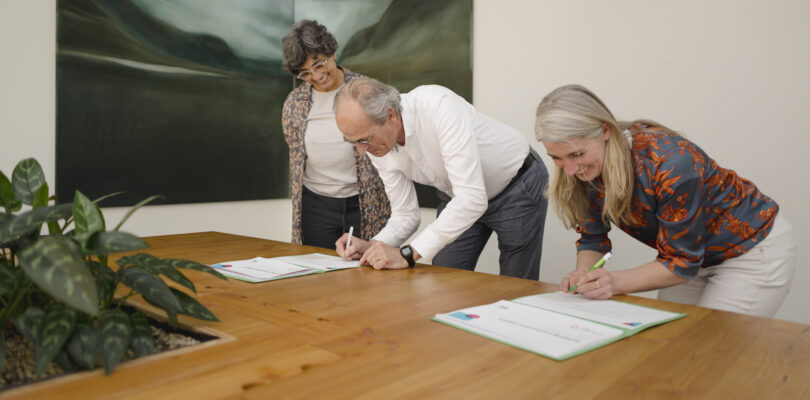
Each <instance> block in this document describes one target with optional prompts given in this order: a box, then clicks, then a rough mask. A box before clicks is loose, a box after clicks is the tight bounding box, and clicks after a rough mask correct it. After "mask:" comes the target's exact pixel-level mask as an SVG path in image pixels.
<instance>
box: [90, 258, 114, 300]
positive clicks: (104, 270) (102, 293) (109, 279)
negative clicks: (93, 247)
mask: <svg viewBox="0 0 810 400" xmlns="http://www.w3.org/2000/svg"><path fill="white" fill-rule="evenodd" d="M88 265H90V268H91V269H92V270H93V271H94V272H95V273H96V274H95V275H96V291H97V292H98V298H99V299H100V300H101V301H102V302H104V301H109V300H111V299H112V295H113V292H114V291H115V271H113V270H112V269H110V268H109V267H108V266H106V265H103V264H101V263H98V262H96V261H90V262H89V263H88Z"/></svg>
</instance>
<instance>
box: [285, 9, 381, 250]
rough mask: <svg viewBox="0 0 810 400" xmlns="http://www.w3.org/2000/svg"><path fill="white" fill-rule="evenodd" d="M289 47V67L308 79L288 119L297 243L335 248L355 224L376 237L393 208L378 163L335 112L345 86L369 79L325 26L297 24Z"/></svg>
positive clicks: (360, 232) (359, 232) (292, 100)
mask: <svg viewBox="0 0 810 400" xmlns="http://www.w3.org/2000/svg"><path fill="white" fill-rule="evenodd" d="M281 45H282V49H283V52H284V61H283V63H284V68H285V69H286V70H287V71H289V72H290V73H292V74H293V75H295V76H296V77H297V78H298V79H300V80H302V81H303V83H302V84H301V85H299V86H298V87H297V88H295V89H293V91H292V92H290V94H289V95H288V96H287V100H286V101H285V102H284V110H283V112H282V118H281V125H282V129H283V131H284V140H285V141H286V142H287V145H288V146H289V148H290V186H291V191H292V211H293V213H292V242H293V243H303V244H305V245H311V246H319V247H326V248H333V249H334V248H335V241H336V240H337V239H338V238H339V237H340V236H341V235H342V234H343V233H345V232H348V231H349V227H354V235H355V236H357V237H361V238H363V239H366V240H368V239H370V238H371V237H373V236H374V235H376V234H377V232H379V231H380V230H381V229H382V228H383V227H384V226H385V223H386V222H387V221H388V216H389V215H390V213H391V207H390V205H389V203H388V198H387V197H386V195H385V188H384V187H383V184H382V181H381V180H380V177H379V176H378V175H377V170H376V169H375V168H374V166H373V165H372V164H371V161H370V160H369V159H368V158H365V157H360V154H359V153H358V152H357V148H356V146H355V145H353V144H351V143H348V142H346V141H344V140H343V134H342V133H341V132H340V131H339V130H338V128H337V124H336V122H335V113H334V111H333V107H332V105H333V104H334V100H335V93H336V92H337V89H338V88H340V87H341V86H342V85H343V84H344V83H345V82H346V81H350V80H352V79H356V78H358V77H361V76H362V75H360V74H356V73H354V72H351V71H349V70H348V69H346V68H342V67H340V66H338V65H337V63H336V62H335V51H336V50H337V41H336V40H335V37H334V36H332V34H330V33H329V32H328V31H327V30H326V27H325V26H323V25H321V24H319V23H318V22H317V21H313V20H303V21H300V22H298V23H296V24H295V25H293V26H292V28H291V29H290V32H289V33H288V34H287V36H285V37H284V39H282V41H281Z"/></svg>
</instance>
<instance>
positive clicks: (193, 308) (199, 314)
mask: <svg viewBox="0 0 810 400" xmlns="http://www.w3.org/2000/svg"><path fill="white" fill-rule="evenodd" d="M171 290H172V293H174V297H176V298H177V301H179V302H180V306H181V307H183V310H182V311H180V314H185V315H188V316H190V317H194V318H197V319H201V320H203V321H216V322H219V319H217V316H216V315H214V313H212V312H211V311H209V310H208V309H207V308H205V306H204V305H202V304H200V303H199V302H198V301H197V300H195V299H194V298H193V297H191V296H189V295H187V294H185V293H183V292H181V291H179V290H177V289H175V288H171Z"/></svg>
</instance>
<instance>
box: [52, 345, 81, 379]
mask: <svg viewBox="0 0 810 400" xmlns="http://www.w3.org/2000/svg"><path fill="white" fill-rule="evenodd" d="M53 362H55V363H56V365H58V366H59V367H60V368H62V371H65V372H68V373H70V372H76V371H78V370H79V366H78V364H76V362H75V361H73V359H72V358H70V356H69V355H68V353H67V350H65V348H64V347H62V350H60V351H59V352H58V353H56V357H54V358H53Z"/></svg>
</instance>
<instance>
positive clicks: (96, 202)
mask: <svg viewBox="0 0 810 400" xmlns="http://www.w3.org/2000/svg"><path fill="white" fill-rule="evenodd" d="M121 193H124V192H115V193H110V194H105V195H104V196H101V197H99V198H97V199H95V200H93V204H96V205H97V204H98V203H101V202H102V201H103V200H106V199H108V198H110V197H113V196H118V195H119V194H121Z"/></svg>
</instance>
